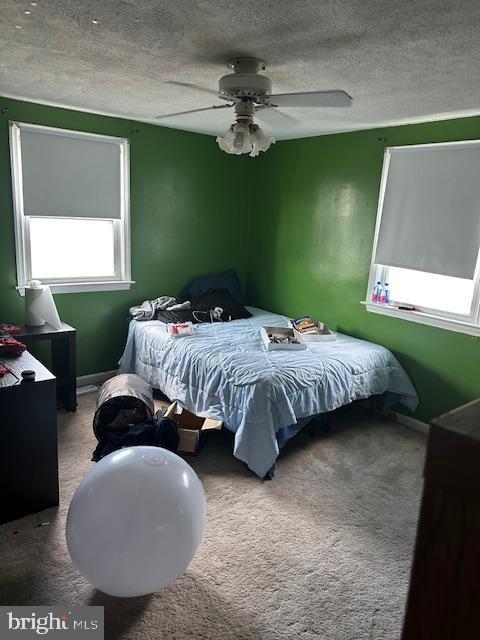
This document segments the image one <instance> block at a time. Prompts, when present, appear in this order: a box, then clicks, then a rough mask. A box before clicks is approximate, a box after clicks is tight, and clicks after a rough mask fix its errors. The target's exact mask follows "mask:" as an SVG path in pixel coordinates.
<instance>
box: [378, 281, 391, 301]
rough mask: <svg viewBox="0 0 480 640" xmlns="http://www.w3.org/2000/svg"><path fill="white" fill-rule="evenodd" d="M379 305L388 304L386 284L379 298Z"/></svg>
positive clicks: (388, 291)
mask: <svg viewBox="0 0 480 640" xmlns="http://www.w3.org/2000/svg"><path fill="white" fill-rule="evenodd" d="M380 303H381V304H390V289H389V288H388V282H385V286H384V287H383V289H382V294H381V296H380Z"/></svg>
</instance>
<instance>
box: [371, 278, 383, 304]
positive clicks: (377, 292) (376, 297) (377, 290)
mask: <svg viewBox="0 0 480 640" xmlns="http://www.w3.org/2000/svg"><path fill="white" fill-rule="evenodd" d="M381 295H382V283H381V281H380V280H379V281H378V282H377V284H376V285H375V286H374V287H373V294H372V302H375V303H376V304H379V303H380V297H381Z"/></svg>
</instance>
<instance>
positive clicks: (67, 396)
mask: <svg viewBox="0 0 480 640" xmlns="http://www.w3.org/2000/svg"><path fill="white" fill-rule="evenodd" d="M12 324H15V325H16V326H17V327H20V329H21V331H20V333H16V334H13V335H12V337H13V338H16V339H17V340H19V341H20V342H24V343H25V344H26V345H30V344H32V343H33V342H37V341H38V340H50V343H51V351H52V372H53V375H54V376H55V377H56V379H57V400H58V401H59V402H61V403H62V404H63V405H64V406H65V408H66V410H67V411H76V410H77V364H76V334H77V331H76V329H74V328H73V327H71V326H70V325H68V324H65V322H62V328H61V329H55V328H54V327H52V326H51V325H49V324H45V325H43V327H29V326H27V325H25V324H19V323H12Z"/></svg>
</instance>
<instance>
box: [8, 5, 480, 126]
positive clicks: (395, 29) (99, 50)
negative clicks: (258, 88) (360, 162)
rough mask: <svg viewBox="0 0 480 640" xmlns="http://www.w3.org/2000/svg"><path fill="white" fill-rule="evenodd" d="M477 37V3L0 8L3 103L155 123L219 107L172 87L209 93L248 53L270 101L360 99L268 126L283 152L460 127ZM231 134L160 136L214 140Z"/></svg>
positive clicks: (478, 73)
mask: <svg viewBox="0 0 480 640" xmlns="http://www.w3.org/2000/svg"><path fill="white" fill-rule="evenodd" d="M25 10H27V11H30V14H26V13H25ZM92 20H95V21H97V22H98V23H97V24H94V23H93V22H92ZM19 27H20V28H19ZM479 29H480V2H479V1H478V0H454V1H452V0H393V1H389V0H350V1H348V0H327V1H322V0H289V1H283V0H277V1H275V0H262V1H259V0H237V1H236V2H234V1H231V0H170V1H169V2H166V1H163V0H157V1H153V0H117V1H116V2H114V1H112V0H102V1H93V0H81V1H78V0H75V1H74V0H38V2H37V3H35V2H33V3H31V2H29V1H28V0H25V1H18V0H16V1H15V0H0V95H4V96H10V97H18V98H24V99H28V100H33V101H38V102H42V101H43V102H48V103H53V104H57V105H64V106H69V107H75V108H78V109H85V110H91V111H97V112H103V113H110V114H114V115H118V116H122V117H128V118H134V119H137V120H146V121H150V122H155V120H154V118H155V116H156V115H158V114H162V113H171V112H172V111H180V110H184V109H185V110H186V109H194V108H196V107H207V106H210V105H211V104H212V103H215V102H216V103H218V100H216V98H215V96H209V95H208V94H206V93H203V92H201V91H197V90H193V89H189V88H186V87H181V86H176V85H173V84H170V82H169V81H172V80H173V81H179V82H193V83H198V84H201V85H204V86H205V87H209V88H211V89H216V87H217V82H218V78H219V77H220V76H221V75H223V74H224V73H228V71H227V70H226V68H225V67H224V66H223V62H224V61H225V60H226V59H227V58H229V57H231V56H233V55H242V54H243V55H250V56H256V57H259V58H263V59H264V60H266V62H267V65H268V66H267V72H266V73H267V74H268V75H269V76H270V78H271V79H272V81H273V87H274V93H285V92H288V91H312V90H324V89H336V88H338V89H344V90H346V91H347V92H348V93H349V94H350V95H351V96H352V97H353V98H354V103H353V107H352V108H350V109H331V108H329V109H290V110H286V111H288V113H290V114H292V115H295V116H296V117H297V118H299V119H300V121H299V123H298V124H296V125H295V126H292V127H285V125H283V124H282V125H281V126H280V127H279V128H276V127H272V126H270V125H268V124H265V125H262V126H263V128H264V129H265V131H266V132H267V133H269V134H271V135H274V136H275V137H277V139H282V138H299V137H303V136H310V135H316V134H321V133H326V132H333V131H347V130H348V131H349V130H353V129H364V128H368V127H371V126H378V125H384V124H392V123H399V122H409V121H417V120H422V119H431V118H436V117H440V116H445V115H467V114H471V113H479V112H480V64H479V59H480V37H479ZM231 121H232V117H231V115H230V112H229V110H223V111H222V110H220V111H214V112H206V113H200V114H193V115H190V116H183V117H181V118H171V119H166V120H162V121H161V124H162V125H164V126H172V127H175V128H178V129H187V130H190V131H199V132H204V133H210V134H218V133H221V132H223V131H224V130H225V129H226V128H227V125H229V124H230V123H231ZM157 123H158V121H157Z"/></svg>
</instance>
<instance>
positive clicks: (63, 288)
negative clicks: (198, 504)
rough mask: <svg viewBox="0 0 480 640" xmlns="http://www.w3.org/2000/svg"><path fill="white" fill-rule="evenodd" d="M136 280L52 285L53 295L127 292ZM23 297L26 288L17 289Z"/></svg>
mask: <svg viewBox="0 0 480 640" xmlns="http://www.w3.org/2000/svg"><path fill="white" fill-rule="evenodd" d="M132 284H135V280H110V281H105V282H64V283H61V284H59V283H57V284H50V285H49V287H50V289H51V291H52V293H90V292H94V291H125V290H127V289H130V287H131V286H132ZM16 289H17V291H18V293H19V294H20V295H21V296H24V295H25V286H20V287H16Z"/></svg>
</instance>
